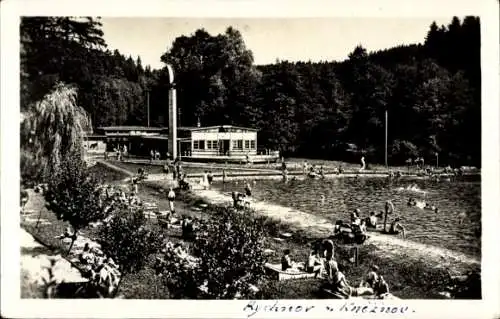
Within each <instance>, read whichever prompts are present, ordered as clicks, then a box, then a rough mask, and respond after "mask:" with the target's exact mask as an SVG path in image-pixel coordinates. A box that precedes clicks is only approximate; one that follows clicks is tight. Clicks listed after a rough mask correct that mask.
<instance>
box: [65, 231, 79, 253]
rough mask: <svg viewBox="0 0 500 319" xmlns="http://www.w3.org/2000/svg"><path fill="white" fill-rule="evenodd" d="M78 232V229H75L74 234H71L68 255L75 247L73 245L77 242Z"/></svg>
mask: <svg viewBox="0 0 500 319" xmlns="http://www.w3.org/2000/svg"><path fill="white" fill-rule="evenodd" d="M77 233H78V230H76V229H75V230H74V233H73V236H71V244H70V245H69V248H68V251H67V252H66V256H68V255H69V252H70V251H71V248H73V245H74V244H75V241H76V238H77Z"/></svg>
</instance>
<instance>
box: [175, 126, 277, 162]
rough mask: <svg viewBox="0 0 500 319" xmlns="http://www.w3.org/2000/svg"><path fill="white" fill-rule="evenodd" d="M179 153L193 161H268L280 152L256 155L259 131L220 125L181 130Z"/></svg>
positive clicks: (274, 158) (262, 152) (275, 157)
mask: <svg viewBox="0 0 500 319" xmlns="http://www.w3.org/2000/svg"><path fill="white" fill-rule="evenodd" d="M179 131H183V132H186V133H188V134H182V133H181V134H180V135H181V136H183V138H179V139H178V140H179V152H180V154H181V157H182V158H184V159H190V160H209V161H229V162H235V161H236V162H245V161H246V160H249V161H251V162H265V161H273V160H276V159H277V158H279V154H278V152H269V153H267V154H266V153H265V152H264V151H261V152H260V153H261V154H258V152H257V130H256V129H253V128H248V127H240V126H232V125H220V126H207V127H190V128H181V129H179Z"/></svg>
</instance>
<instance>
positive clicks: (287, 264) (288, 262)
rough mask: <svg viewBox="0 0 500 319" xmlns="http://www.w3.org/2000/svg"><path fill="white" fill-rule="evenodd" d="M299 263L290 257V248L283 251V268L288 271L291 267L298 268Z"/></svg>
mask: <svg viewBox="0 0 500 319" xmlns="http://www.w3.org/2000/svg"><path fill="white" fill-rule="evenodd" d="M298 267H299V264H298V263H296V262H293V261H292V259H291V258H290V249H285V250H284V251H283V257H281V270H283V271H287V270H289V269H298Z"/></svg>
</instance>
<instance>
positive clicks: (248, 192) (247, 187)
mask: <svg viewBox="0 0 500 319" xmlns="http://www.w3.org/2000/svg"><path fill="white" fill-rule="evenodd" d="M245 194H246V196H252V187H251V186H250V183H248V182H247V183H246V185H245Z"/></svg>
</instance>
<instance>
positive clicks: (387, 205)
mask: <svg viewBox="0 0 500 319" xmlns="http://www.w3.org/2000/svg"><path fill="white" fill-rule="evenodd" d="M384 208H385V215H384V232H387V228H386V225H387V215H388V214H392V213H393V212H394V204H393V203H392V201H391V200H388V201H386V202H385V207H384Z"/></svg>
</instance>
